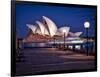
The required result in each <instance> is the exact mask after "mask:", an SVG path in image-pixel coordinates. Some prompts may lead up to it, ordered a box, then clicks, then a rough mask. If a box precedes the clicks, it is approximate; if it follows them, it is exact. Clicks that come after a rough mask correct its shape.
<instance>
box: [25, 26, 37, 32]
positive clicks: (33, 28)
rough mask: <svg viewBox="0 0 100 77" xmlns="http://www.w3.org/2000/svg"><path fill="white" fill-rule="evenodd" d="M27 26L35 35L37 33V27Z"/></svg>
mask: <svg viewBox="0 0 100 77" xmlns="http://www.w3.org/2000/svg"><path fill="white" fill-rule="evenodd" d="M26 26H27V27H28V28H29V29H31V30H32V32H33V33H35V31H36V28H37V27H36V26H35V25H31V24H26Z"/></svg>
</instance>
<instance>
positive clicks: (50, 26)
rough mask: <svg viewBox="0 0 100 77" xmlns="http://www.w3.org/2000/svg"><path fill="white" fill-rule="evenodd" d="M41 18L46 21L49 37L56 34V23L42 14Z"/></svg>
mask: <svg viewBox="0 0 100 77" xmlns="http://www.w3.org/2000/svg"><path fill="white" fill-rule="evenodd" d="M43 19H44V20H45V21H46V23H47V25H48V29H49V33H50V36H51V37H52V36H54V35H55V34H56V32H57V26H56V24H55V23H54V22H53V21H52V20H51V19H49V18H48V17H46V16H43Z"/></svg>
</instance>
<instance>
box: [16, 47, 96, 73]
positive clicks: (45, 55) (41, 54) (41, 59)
mask: <svg viewBox="0 0 100 77" xmlns="http://www.w3.org/2000/svg"><path fill="white" fill-rule="evenodd" d="M20 52H23V54H22V55H23V57H22V59H23V60H24V61H23V60H22V61H21V62H17V63H16V72H17V73H16V75H27V74H37V73H41V72H46V71H58V70H75V69H79V70H80V69H93V68H94V67H95V62H94V61H95V57H94V56H86V55H85V54H77V53H76V52H71V51H60V50H58V49H55V48H37V49H36V48H32V49H23V50H21V51H20ZM22 55H21V56H22Z"/></svg>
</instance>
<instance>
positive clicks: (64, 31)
mask: <svg viewBox="0 0 100 77" xmlns="http://www.w3.org/2000/svg"><path fill="white" fill-rule="evenodd" d="M63 33H64V50H65V33H66V30H65V29H64V30H63Z"/></svg>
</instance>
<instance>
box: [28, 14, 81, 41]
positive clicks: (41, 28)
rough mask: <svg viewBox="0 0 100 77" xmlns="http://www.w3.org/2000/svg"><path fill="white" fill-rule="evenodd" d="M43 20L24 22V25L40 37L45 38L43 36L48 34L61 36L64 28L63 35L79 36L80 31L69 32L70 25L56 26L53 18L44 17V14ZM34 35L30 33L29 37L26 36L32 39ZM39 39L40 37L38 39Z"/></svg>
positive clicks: (50, 36)
mask: <svg viewBox="0 0 100 77" xmlns="http://www.w3.org/2000/svg"><path fill="white" fill-rule="evenodd" d="M42 18H43V21H36V24H34V25H33V24H26V26H27V27H28V28H29V29H30V30H31V31H32V33H33V34H38V36H39V35H40V36H41V37H42V38H44V39H45V38H46V37H45V36H48V37H49V38H52V37H54V36H60V37H63V35H64V32H63V31H64V30H65V37H69V36H70V37H79V36H80V35H81V34H82V32H76V33H73V32H70V27H68V26H63V27H60V28H57V25H56V24H55V22H53V20H51V19H50V18H48V17H46V16H42ZM34 37H36V36H32V35H31V39H30V37H27V38H28V39H29V40H31V41H34V40H33V39H32V38H34ZM40 40H41V39H40Z"/></svg>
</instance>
